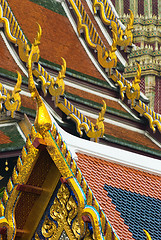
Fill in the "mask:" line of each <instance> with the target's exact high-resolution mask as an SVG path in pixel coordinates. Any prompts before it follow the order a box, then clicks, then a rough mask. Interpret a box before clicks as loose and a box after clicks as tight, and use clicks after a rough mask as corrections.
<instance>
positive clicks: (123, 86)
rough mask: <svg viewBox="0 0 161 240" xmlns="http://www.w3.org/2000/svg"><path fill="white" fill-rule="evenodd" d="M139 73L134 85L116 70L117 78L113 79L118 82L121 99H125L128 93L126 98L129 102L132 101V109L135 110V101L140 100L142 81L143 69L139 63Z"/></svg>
mask: <svg viewBox="0 0 161 240" xmlns="http://www.w3.org/2000/svg"><path fill="white" fill-rule="evenodd" d="M137 66H138V71H137V75H136V77H135V78H134V80H133V82H132V85H131V83H129V82H128V81H127V80H126V79H124V77H123V76H122V75H121V74H120V73H119V72H118V71H117V70H116V78H115V77H112V78H113V79H114V81H116V82H117V84H118V85H119V87H120V95H121V99H122V100H123V99H124V92H125V93H126V96H127V98H128V99H129V100H131V107H132V108H134V106H135V105H136V102H135V100H139V98H140V86H139V83H140V81H141V79H140V78H141V67H140V65H139V64H138V63H137Z"/></svg>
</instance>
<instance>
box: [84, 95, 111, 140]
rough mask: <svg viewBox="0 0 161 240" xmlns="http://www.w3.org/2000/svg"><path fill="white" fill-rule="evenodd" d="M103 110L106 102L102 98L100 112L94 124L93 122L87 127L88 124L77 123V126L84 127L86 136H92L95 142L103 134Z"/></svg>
mask: <svg viewBox="0 0 161 240" xmlns="http://www.w3.org/2000/svg"><path fill="white" fill-rule="evenodd" d="M105 112H106V103H105V101H104V100H103V107H102V109H101V112H100V113H99V117H98V118H97V121H96V124H95V125H94V124H93V123H91V126H90V128H89V125H87V124H86V123H81V124H80V125H79V128H80V129H81V128H83V129H85V131H86V133H87V136H88V137H90V138H94V139H95V141H96V142H97V139H98V138H100V137H103V135H104V123H103V121H104V115H105Z"/></svg>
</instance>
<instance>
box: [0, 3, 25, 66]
mask: <svg viewBox="0 0 161 240" xmlns="http://www.w3.org/2000/svg"><path fill="white" fill-rule="evenodd" d="M0 23H3V25H4V29H5V32H6V35H7V38H8V39H9V41H11V42H12V43H14V44H15V45H16V44H17V45H18V52H19V56H20V58H21V60H22V61H24V62H27V59H28V56H29V51H30V47H29V44H28V43H27V40H26V38H25V35H24V34H23V32H22V30H21V28H20V26H19V25H18V23H17V21H16V19H15V17H14V15H13V13H12V11H11V9H10V7H9V6H8V3H7V1H6V0H1V5H0Z"/></svg>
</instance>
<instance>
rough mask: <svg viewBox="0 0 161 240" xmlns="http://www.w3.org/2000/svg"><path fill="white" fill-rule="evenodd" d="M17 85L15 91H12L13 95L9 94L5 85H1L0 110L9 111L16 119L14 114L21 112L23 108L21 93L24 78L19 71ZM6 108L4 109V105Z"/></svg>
mask: <svg viewBox="0 0 161 240" xmlns="http://www.w3.org/2000/svg"><path fill="white" fill-rule="evenodd" d="M17 75H18V78H17V83H16V86H15V87H14V90H13V91H12V94H10V93H9V92H7V90H6V89H5V88H4V87H3V85H2V84H1V83H0V110H4V111H5V109H6V110H7V111H10V112H11V117H12V118H13V117H14V112H15V111H19V110H20V107H21V96H20V94H19V93H20V92H21V89H20V87H21V83H22V77H21V74H20V73H19V72H18V71H17ZM2 103H3V104H4V107H5V108H3V105H2Z"/></svg>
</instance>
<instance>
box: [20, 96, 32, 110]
mask: <svg viewBox="0 0 161 240" xmlns="http://www.w3.org/2000/svg"><path fill="white" fill-rule="evenodd" d="M21 105H22V106H23V107H26V108H30V109H33V110H36V101H35V100H33V99H32V98H31V97H27V96H25V95H21Z"/></svg>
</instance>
